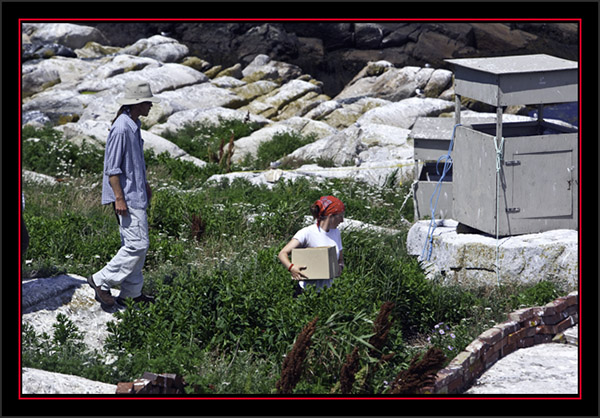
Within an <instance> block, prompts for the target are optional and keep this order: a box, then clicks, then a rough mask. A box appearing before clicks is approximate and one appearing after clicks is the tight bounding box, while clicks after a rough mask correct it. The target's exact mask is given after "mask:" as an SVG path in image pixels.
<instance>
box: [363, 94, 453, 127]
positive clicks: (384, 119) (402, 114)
mask: <svg viewBox="0 0 600 418" xmlns="http://www.w3.org/2000/svg"><path fill="white" fill-rule="evenodd" d="M451 110H454V103H452V102H448V101H445V100H441V99H432V98H423V99H421V98H415V97H412V98H409V99H404V100H401V101H399V102H396V103H391V104H388V105H385V106H381V107H378V108H376V109H372V110H369V111H368V112H366V113H365V114H364V115H362V116H361V117H360V118H359V119H358V123H360V124H365V123H380V124H383V125H390V126H397V127H399V128H405V129H410V128H411V127H412V126H413V125H414V123H415V121H416V120H417V118H419V117H421V116H438V115H439V114H441V113H444V112H448V111H451Z"/></svg>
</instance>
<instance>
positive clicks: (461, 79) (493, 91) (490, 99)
mask: <svg viewBox="0 0 600 418" xmlns="http://www.w3.org/2000/svg"><path fill="white" fill-rule="evenodd" d="M454 93H455V94H457V95H459V96H464V97H469V98H471V99H475V100H478V101H480V102H483V103H487V104H490V105H492V106H497V105H498V100H499V98H498V94H499V88H498V77H497V76H496V75H494V74H486V73H482V72H481V71H475V70H471V69H469V68H464V67H456V69H455V70H454Z"/></svg>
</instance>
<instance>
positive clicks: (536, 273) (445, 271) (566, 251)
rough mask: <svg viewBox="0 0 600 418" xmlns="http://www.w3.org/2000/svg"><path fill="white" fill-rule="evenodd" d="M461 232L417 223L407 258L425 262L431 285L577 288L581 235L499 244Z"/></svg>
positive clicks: (451, 224)
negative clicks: (542, 282)
mask: <svg viewBox="0 0 600 418" xmlns="http://www.w3.org/2000/svg"><path fill="white" fill-rule="evenodd" d="M457 226H458V223H457V222H456V221H452V220H444V221H438V224H437V226H435V227H431V221H418V222H416V223H415V224H414V225H413V226H412V227H411V229H410V230H409V232H408V237H407V243H406V245H407V250H408V253H409V254H412V255H416V256H419V257H420V258H421V259H422V261H423V262H424V263H425V266H426V267H427V271H428V274H429V276H430V277H431V278H432V279H434V278H437V280H440V281H441V282H443V283H448V284H457V285H461V286H465V287H470V286H479V285H495V284H497V283H498V280H499V281H500V283H507V284H508V283H515V282H519V283H527V284H535V283H537V282H538V281H540V280H549V281H552V282H554V283H555V284H556V285H558V286H559V287H560V288H562V289H563V291H571V290H574V289H576V288H577V285H578V283H579V281H578V280H579V268H578V265H579V264H578V263H579V259H578V232H577V231H575V230H554V231H547V232H542V233H539V234H526V235H519V236H511V237H504V238H500V239H499V240H498V241H496V238H495V237H492V236H488V235H483V234H475V233H472V234H469V233H458V232H457ZM432 235H433V240H432V241H431V242H432V243H430V239H431V236H432ZM426 244H427V245H426ZM496 248H498V261H499V266H498V267H499V278H498V273H497V271H496Z"/></svg>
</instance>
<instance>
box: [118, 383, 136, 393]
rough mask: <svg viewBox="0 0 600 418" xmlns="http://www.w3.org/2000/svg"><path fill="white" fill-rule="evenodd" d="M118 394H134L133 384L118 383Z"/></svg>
mask: <svg viewBox="0 0 600 418" xmlns="http://www.w3.org/2000/svg"><path fill="white" fill-rule="evenodd" d="M116 393H117V394H127V393H133V382H119V383H117V392H116Z"/></svg>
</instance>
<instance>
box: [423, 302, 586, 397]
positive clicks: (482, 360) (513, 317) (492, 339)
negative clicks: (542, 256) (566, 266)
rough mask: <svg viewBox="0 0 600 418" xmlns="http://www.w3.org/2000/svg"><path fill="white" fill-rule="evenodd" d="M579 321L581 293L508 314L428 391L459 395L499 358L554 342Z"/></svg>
mask: <svg viewBox="0 0 600 418" xmlns="http://www.w3.org/2000/svg"><path fill="white" fill-rule="evenodd" d="M578 322H579V293H578V292H577V291H575V292H571V293H569V294H568V295H567V296H562V297H560V298H558V299H556V300H554V301H553V302H550V303H548V304H546V305H544V306H541V307H533V308H524V309H519V310H517V311H514V312H512V313H510V314H508V320H507V321H505V322H502V323H501V324H497V325H494V326H493V327H492V328H490V329H488V330H487V331H485V332H483V333H482V334H480V335H479V337H477V338H476V339H475V340H474V341H473V342H472V343H471V344H469V345H468V346H467V347H466V348H465V349H464V351H462V352H460V353H459V354H458V355H457V356H456V357H455V358H454V359H453V360H452V361H450V363H449V364H448V366H446V367H445V368H444V369H442V370H440V371H439V372H438V373H437V376H436V380H435V383H434V384H433V387H429V388H427V389H426V390H425V391H424V392H425V393H429V394H459V393H462V391H463V390H465V389H466V388H467V387H469V386H470V385H471V383H472V382H473V381H474V380H475V379H476V378H478V377H479V376H481V374H482V373H483V372H484V371H486V370H487V369H489V368H490V367H491V366H492V365H493V364H494V363H495V362H496V361H498V360H499V359H500V358H502V357H504V356H506V355H508V354H510V353H512V352H513V351H515V350H517V349H519V348H525V347H531V346H533V345H535V344H541V343H547V342H551V341H552V338H554V336H555V335H556V334H560V333H561V332H563V331H564V330H566V329H567V328H569V327H571V326H573V325H575V324H577V323H578Z"/></svg>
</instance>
